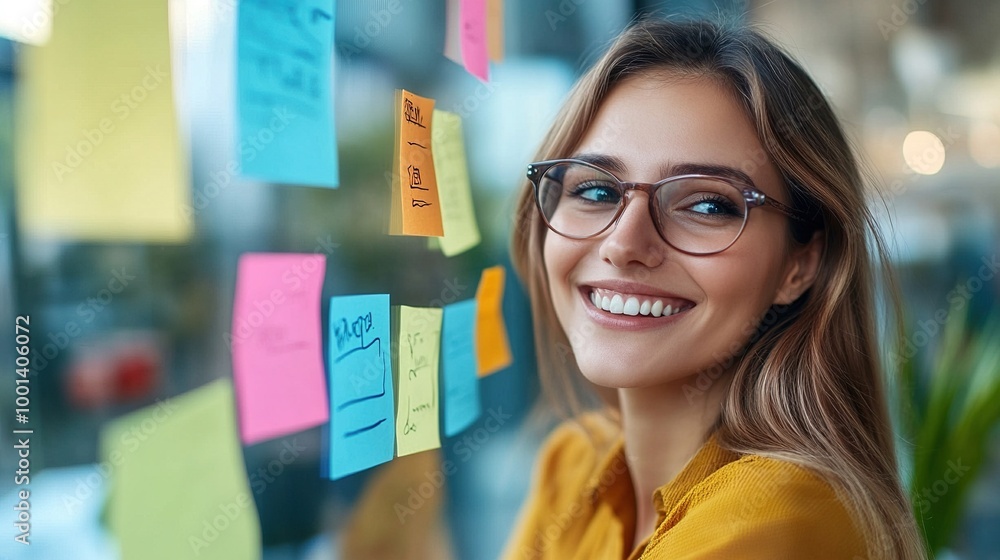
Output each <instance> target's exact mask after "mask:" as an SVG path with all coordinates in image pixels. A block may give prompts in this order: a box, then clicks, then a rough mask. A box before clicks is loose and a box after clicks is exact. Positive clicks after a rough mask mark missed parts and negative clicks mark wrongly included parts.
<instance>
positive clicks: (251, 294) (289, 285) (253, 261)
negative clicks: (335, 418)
mask: <svg viewBox="0 0 1000 560" xmlns="http://www.w3.org/2000/svg"><path fill="white" fill-rule="evenodd" d="M325 274H326V257H325V256H324V255H316V254H296V253H283V254H271V253H247V254H244V255H243V256H241V257H240V262H239V267H238V268H237V273H236V296H235V301H234V302H233V328H232V332H231V333H228V334H227V335H226V337H225V338H226V341H227V343H228V344H229V346H230V348H231V350H232V353H233V381H234V383H235V386H236V404H237V411H238V416H239V424H240V438H241V439H242V440H243V442H244V443H247V444H251V443H257V442H259V441H263V440H266V439H271V438H275V437H279V436H283V435H285V434H289V433H292V432H297V431H300V430H304V429H306V428H311V427H313V426H317V425H319V424H322V423H324V422H326V421H327V420H328V419H329V417H330V416H329V415H330V407H329V406H328V404H327V391H326V377H325V374H324V372H323V343H322V340H323V339H322V332H321V330H320V294H321V292H322V288H323V277H324V275H325Z"/></svg>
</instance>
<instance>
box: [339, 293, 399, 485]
mask: <svg viewBox="0 0 1000 560" xmlns="http://www.w3.org/2000/svg"><path fill="white" fill-rule="evenodd" d="M390 329H391V325H390V319H389V295H388V294H370V295H357V296H338V297H332V298H330V344H329V361H328V363H329V381H330V382H329V384H328V386H329V387H330V429H329V437H330V439H329V443H330V456H329V463H328V465H327V471H328V473H327V474H328V477H329V478H330V479H331V480H336V479H338V478H341V477H343V476H347V475H349V474H352V473H356V472H358V471H362V470H364V469H367V468H370V467H373V466H375V465H378V464H381V463H384V462H386V461H389V460H390V459H392V458H393V451H394V448H393V445H394V443H395V440H396V431H395V414H394V411H395V403H394V399H393V390H392V356H391V353H390V345H389V332H390Z"/></svg>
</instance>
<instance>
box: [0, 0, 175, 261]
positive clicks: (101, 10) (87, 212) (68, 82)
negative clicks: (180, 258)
mask: <svg viewBox="0 0 1000 560" xmlns="http://www.w3.org/2000/svg"><path fill="white" fill-rule="evenodd" d="M7 3H8V2H6V1H5V2H4V4H5V5H6V4H7ZM56 12H57V13H55V14H53V15H52V26H53V27H52V36H51V38H50V39H49V41H48V43H46V45H45V46H42V47H34V46H27V47H25V48H24V49H23V50H22V51H21V55H22V56H21V58H20V61H19V62H20V64H19V65H18V68H19V76H18V85H19V87H18V92H17V104H18V108H17V113H18V126H17V128H16V131H17V134H18V136H17V140H16V141H15V143H14V144H15V150H16V158H17V166H16V171H17V174H18V177H17V181H16V184H17V188H18V193H17V197H16V199H17V211H18V215H19V223H20V226H21V228H22V230H23V231H24V233H25V234H27V235H30V236H36V237H46V238H70V239H77V240H88V241H146V242H157V243H180V242H184V241H186V240H188V239H189V238H190V235H191V233H192V222H191V219H190V212H189V211H187V210H189V209H190V190H191V189H190V186H189V170H188V161H187V156H186V153H187V152H186V149H182V144H181V139H180V136H179V129H178V124H177V123H178V118H177V114H176V112H175V106H174V95H173V88H174V85H173V75H172V71H171V63H170V41H169V36H168V32H167V2H166V0H155V1H148V2H120V1H115V0H88V1H82V2H78V1H72V2H61V3H60V4H59V6H58V10H57V11H56Z"/></svg>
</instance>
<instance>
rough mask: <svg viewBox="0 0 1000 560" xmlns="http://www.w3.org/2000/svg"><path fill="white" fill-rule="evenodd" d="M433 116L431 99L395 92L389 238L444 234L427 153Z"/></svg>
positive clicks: (430, 161)
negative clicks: (394, 129) (393, 167)
mask: <svg viewBox="0 0 1000 560" xmlns="http://www.w3.org/2000/svg"><path fill="white" fill-rule="evenodd" d="M433 113H434V100H433V99H429V98H426V97H420V96H419V95H414V94H412V93H410V92H408V91H406V90H397V91H396V144H395V146H394V149H393V152H394V158H393V159H394V161H395V172H394V173H393V177H392V206H391V208H390V215H389V233H390V234H391V235H422V236H435V237H441V236H442V235H444V226H443V224H442V223H441V205H440V203H439V200H438V188H437V178H436V177H435V175H434V154H433V152H432V150H431V117H432V115H433Z"/></svg>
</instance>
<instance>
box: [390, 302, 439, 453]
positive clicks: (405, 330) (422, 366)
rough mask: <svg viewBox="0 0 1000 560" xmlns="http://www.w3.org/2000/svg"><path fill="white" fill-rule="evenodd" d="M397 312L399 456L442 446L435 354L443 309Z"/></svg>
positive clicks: (417, 308)
mask: <svg viewBox="0 0 1000 560" xmlns="http://www.w3.org/2000/svg"><path fill="white" fill-rule="evenodd" d="M396 314H397V315H398V321H397V325H398V330H397V333H398V334H397V336H396V340H397V343H398V353H397V360H398V362H397V363H398V367H397V368H396V371H397V372H398V373H399V392H398V394H399V401H398V405H397V408H396V455H398V456H400V457H402V456H403V455H410V454H411V453H417V452H420V451H426V450H428V449H435V448H437V447H441V434H440V431H439V429H438V426H439V424H440V422H439V411H440V399H439V398H438V362H439V356H438V355H439V352H440V348H441V344H440V342H441V317H442V310H441V309H439V308H438V309H435V308H423V307H406V306H400V307H398V308H396Z"/></svg>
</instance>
